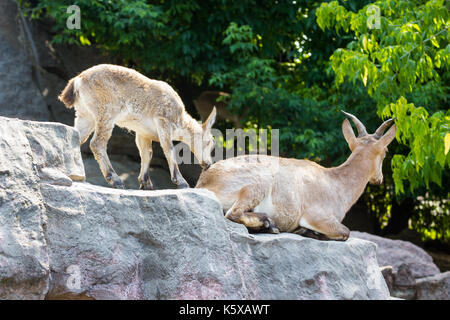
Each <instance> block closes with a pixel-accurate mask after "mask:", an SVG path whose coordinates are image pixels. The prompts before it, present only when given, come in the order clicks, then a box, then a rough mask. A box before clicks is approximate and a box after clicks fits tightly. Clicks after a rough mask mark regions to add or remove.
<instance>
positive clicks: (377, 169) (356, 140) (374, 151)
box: [342, 111, 397, 184]
mask: <svg viewBox="0 0 450 320" xmlns="http://www.w3.org/2000/svg"><path fill="white" fill-rule="evenodd" d="M342 112H343V113H344V114H345V115H346V116H348V117H349V118H350V119H352V121H353V123H354V124H355V126H356V129H357V130H358V136H355V133H354V132H353V129H352V126H351V125H350V122H349V121H348V119H345V120H344V122H343V123H342V132H343V134H344V137H345V140H346V141H347V143H348V146H349V147H350V150H351V151H352V152H361V155H362V157H363V161H368V162H370V163H371V166H370V170H371V174H370V180H369V182H370V183H373V184H381V183H383V172H382V167H383V159H384V157H385V156H386V152H387V146H388V145H389V144H390V143H391V142H392V140H394V138H395V133H396V131H397V127H396V125H395V124H394V125H393V126H392V127H391V128H390V129H389V130H388V131H387V132H386V133H385V134H384V132H385V131H386V129H387V128H388V127H389V125H390V124H391V123H393V122H394V120H395V118H392V119H389V120H386V121H384V122H383V123H382V124H381V126H380V127H378V129H377V130H376V131H375V133H373V134H368V133H367V130H366V127H365V126H364V125H363V124H362V122H361V121H359V119H358V118H357V117H355V116H354V115H352V114H350V113H347V112H344V111H342Z"/></svg>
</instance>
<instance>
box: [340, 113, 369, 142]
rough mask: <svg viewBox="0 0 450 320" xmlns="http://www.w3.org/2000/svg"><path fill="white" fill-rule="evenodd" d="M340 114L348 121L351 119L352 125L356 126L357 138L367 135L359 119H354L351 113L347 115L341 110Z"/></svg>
mask: <svg viewBox="0 0 450 320" xmlns="http://www.w3.org/2000/svg"><path fill="white" fill-rule="evenodd" d="M341 112H342V113H343V114H345V115H346V116H347V117H349V118H350V119H352V121H353V123H354V124H355V126H356V130H358V138H361V137H364V136H366V135H367V130H366V127H365V126H364V125H363V124H362V122H361V121H359V119H358V118H357V117H355V116H354V115H352V114H351V113H347V112H345V111H343V110H341Z"/></svg>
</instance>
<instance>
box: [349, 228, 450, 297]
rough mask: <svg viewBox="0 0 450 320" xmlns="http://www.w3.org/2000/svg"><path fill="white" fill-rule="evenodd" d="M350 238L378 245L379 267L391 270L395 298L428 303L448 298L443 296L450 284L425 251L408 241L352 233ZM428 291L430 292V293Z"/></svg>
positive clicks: (392, 291)
mask: <svg viewBox="0 0 450 320" xmlns="http://www.w3.org/2000/svg"><path fill="white" fill-rule="evenodd" d="M351 237H355V238H359V239H365V240H368V241H372V242H374V243H376V244H377V245H378V263H379V264H380V266H391V267H392V276H391V277H392V286H390V288H391V290H390V292H391V295H392V296H395V297H399V298H403V299H422V298H425V299H428V298H426V297H428V296H435V295H439V296H441V297H445V294H442V292H448V287H446V285H447V284H446V283H448V282H445V281H448V280H445V279H447V278H448V274H447V273H443V274H441V273H440V270H439V268H438V267H437V266H436V265H435V264H434V262H433V258H432V257H431V256H430V255H429V254H428V253H427V252H425V250H423V249H422V248H420V247H418V246H416V245H415V244H412V243H411V242H408V241H403V240H391V239H388V238H383V237H379V236H376V235H372V234H369V233H365V232H358V231H352V232H351ZM446 274H447V275H446ZM386 275H387V273H386ZM439 285H441V286H442V288H440V289H437V287H438V286H439ZM427 290H430V292H429V293H427ZM436 292H440V293H436Z"/></svg>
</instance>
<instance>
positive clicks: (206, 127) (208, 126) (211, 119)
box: [203, 107, 217, 130]
mask: <svg viewBox="0 0 450 320" xmlns="http://www.w3.org/2000/svg"><path fill="white" fill-rule="evenodd" d="M216 113H217V111H216V107H214V108H213V109H212V111H211V114H210V115H209V117H208V119H206V121H205V122H204V123H203V130H209V129H211V128H212V125H213V124H214V121H216Z"/></svg>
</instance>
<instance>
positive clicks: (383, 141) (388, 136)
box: [378, 124, 397, 147]
mask: <svg viewBox="0 0 450 320" xmlns="http://www.w3.org/2000/svg"><path fill="white" fill-rule="evenodd" d="M396 132H397V126H396V125H395V124H394V125H393V126H392V127H391V128H390V129H389V130H388V132H386V133H385V134H384V135H383V136H382V137H381V138H380V140H378V143H379V144H380V145H381V146H383V147H387V146H388V145H389V144H390V143H391V142H392V140H394V138H395V133H396Z"/></svg>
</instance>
